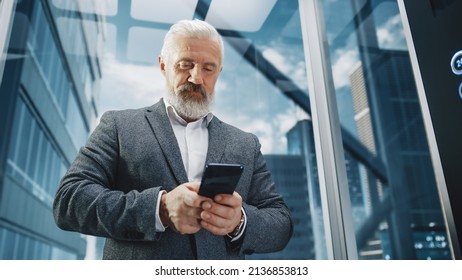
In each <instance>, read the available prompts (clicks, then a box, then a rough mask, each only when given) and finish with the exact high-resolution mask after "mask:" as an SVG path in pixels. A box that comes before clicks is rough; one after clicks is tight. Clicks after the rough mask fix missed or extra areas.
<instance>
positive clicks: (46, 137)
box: [0, 0, 102, 259]
mask: <svg viewBox="0 0 462 280" xmlns="http://www.w3.org/2000/svg"><path fill="white" fill-rule="evenodd" d="M7 2H8V3H7ZM8 4H10V5H8ZM67 5H69V6H74V7H73V10H74V12H73V14H72V15H69V14H65V13H64V12H63V10H60V9H57V8H56V7H55V6H54V5H52V1H29V0H26V1H2V3H1V6H2V9H10V15H11V21H10V24H9V25H6V26H2V29H3V30H2V31H1V32H2V33H4V32H7V33H8V34H9V36H8V37H9V40H8V43H7V44H5V50H6V52H4V55H5V54H6V56H4V58H5V59H4V60H2V68H3V76H2V79H1V85H0V92H1V95H0V100H1V102H0V104H1V105H0V111H1V113H0V114H1V117H0V127H1V136H0V148H1V152H0V175H1V176H0V248H1V249H0V252H1V253H0V258H1V259H83V258H84V257H85V254H86V241H85V238H84V237H83V236H82V235H80V234H77V233H69V232H64V231H62V230H59V229H58V228H57V227H56V225H55V223H54V220H53V215H52V203H53V198H54V195H55V192H56V190H57V187H58V186H59V181H60V178H61V176H62V175H63V174H64V172H65V171H66V169H67V167H68V166H69V165H70V162H71V161H72V160H73V158H74V157H75V155H76V153H77V151H78V149H79V148H80V147H81V146H82V145H83V144H84V142H85V141H86V138H87V137H88V134H89V132H90V130H91V129H92V127H93V126H94V121H95V118H96V116H97V110H96V106H95V96H96V94H97V92H98V84H99V81H100V79H101V69H100V68H99V67H100V66H99V54H98V49H97V44H98V41H99V40H102V25H101V21H93V25H84V24H83V19H82V15H80V14H79V12H78V7H77V6H76V5H77V3H76V2H75V1H68V3H67ZM7 6H8V7H7ZM2 12H4V11H2ZM7 26H9V28H8V29H6V27H7Z"/></svg>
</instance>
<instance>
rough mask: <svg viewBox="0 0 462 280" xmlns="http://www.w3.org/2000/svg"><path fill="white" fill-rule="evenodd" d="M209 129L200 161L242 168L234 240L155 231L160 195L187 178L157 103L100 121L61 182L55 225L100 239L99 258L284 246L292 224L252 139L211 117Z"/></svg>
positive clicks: (189, 255)
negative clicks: (239, 231)
mask: <svg viewBox="0 0 462 280" xmlns="http://www.w3.org/2000/svg"><path fill="white" fill-rule="evenodd" d="M208 130H209V139H210V140H209V148H208V153H207V159H206V162H221V163H240V164H243V165H244V173H243V175H242V177H241V180H240V182H239V185H238V187H237V189H236V191H237V192H238V193H239V194H240V195H241V196H242V199H243V208H244V210H245V212H246V215H247V227H246V230H245V234H244V236H243V237H242V238H241V239H240V240H239V241H235V242H230V241H229V240H228V237H223V236H217V235H214V234H212V233H210V232H208V231H206V230H204V229H202V230H200V231H199V232H197V233H196V234H194V235H181V234H178V233H175V232H173V231H172V230H170V229H169V228H167V229H166V231H165V232H163V233H160V232H156V231H155V205H156V201H157V198H158V195H159V191H161V190H166V191H167V192H168V191H170V190H172V189H173V188H175V187H176V186H178V185H180V184H182V183H185V182H187V181H188V178H187V175H186V171H185V169H184V165H183V162H182V159H181V154H180V149H179V147H178V144H177V141H176V138H175V135H174V132H173V129H172V127H171V125H170V122H169V119H168V116H167V114H166V110H165V105H164V102H163V100H161V101H159V102H158V103H156V104H154V105H153V106H151V107H147V108H142V109H136V110H124V111H110V112H106V113H105V114H104V115H103V116H102V118H101V122H100V124H99V125H98V126H97V127H96V129H95V131H94V132H93V133H92V134H91V136H90V138H89V139H88V142H87V144H86V146H85V147H82V148H81V149H80V151H79V153H78V155H77V157H76V159H75V161H74V162H73V163H72V164H71V166H70V168H69V170H68V171H67V173H66V174H65V175H64V177H63V178H62V180H61V184H60V187H59V189H58V192H57V194H56V198H55V201H54V205H53V213H54V218H55V221H56V223H57V225H58V226H59V227H60V228H61V229H63V230H69V231H77V232H80V233H83V234H88V235H95V236H102V237H106V243H105V247H104V258H105V259H196V258H197V259H244V255H245V254H252V253H254V252H255V253H264V252H273V251H278V250H281V249H283V248H284V247H285V246H286V244H287V242H288V241H289V239H290V237H291V234H292V228H293V224H292V220H291V217H290V213H289V210H288V209H287V206H286V204H285V203H284V201H283V199H282V197H281V196H280V195H279V194H278V193H276V191H275V186H274V182H273V180H272V179H271V175H270V173H269V171H268V170H267V168H266V164H265V161H264V158H263V156H262V154H261V152H260V143H259V141H258V139H257V137H256V136H254V135H252V134H250V133H245V132H243V131H241V130H239V129H237V128H235V127H233V126H230V125H228V124H225V123H223V122H222V121H220V120H219V119H218V118H216V117H214V118H213V119H212V121H211V122H210V124H209V126H208Z"/></svg>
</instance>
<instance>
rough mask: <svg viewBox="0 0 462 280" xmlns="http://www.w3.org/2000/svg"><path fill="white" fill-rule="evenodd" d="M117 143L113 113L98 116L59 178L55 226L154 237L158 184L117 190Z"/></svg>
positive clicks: (106, 234) (120, 236) (134, 237)
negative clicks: (93, 127)
mask: <svg viewBox="0 0 462 280" xmlns="http://www.w3.org/2000/svg"><path fill="white" fill-rule="evenodd" d="M118 159H119V143H118V133H117V126H116V122H115V120H114V116H113V112H107V113H105V114H104V115H103V116H102V117H101V121H100V124H99V125H98V126H97V127H96V129H95V130H94V132H93V133H92V134H91V136H90V138H89V139H88V141H87V144H86V145H85V146H84V147H82V148H81V149H80V151H79V153H78V154H77V157H76V158H75V160H74V162H73V163H72V164H71V166H70V168H69V169H68V171H67V173H66V174H65V175H64V177H63V178H62V180H61V182H60V186H59V188H58V191H57V193H56V196H55V200H54V204H53V215H54V218H55V221H56V224H57V225H58V227H59V228H61V229H63V230H68V231H77V232H80V233H83V234H89V235H96V236H102V237H110V238H114V239H118V240H156V239H158V238H159V234H158V233H156V232H155V212H156V210H155V206H156V201H157V197H158V195H159V191H160V190H161V187H152V188H148V189H145V190H140V191H138V190H131V191H128V192H123V191H121V190H117V189H116V187H115V184H116V183H115V182H116V179H117V174H116V171H117V165H118Z"/></svg>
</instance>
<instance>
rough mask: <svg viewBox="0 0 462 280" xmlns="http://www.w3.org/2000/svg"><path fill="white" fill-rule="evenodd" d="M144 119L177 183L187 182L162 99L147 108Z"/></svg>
mask: <svg viewBox="0 0 462 280" xmlns="http://www.w3.org/2000/svg"><path fill="white" fill-rule="evenodd" d="M146 119H147V120H148V122H149V124H150V125H151V128H152V131H153V132H154V136H155V137H156V139H157V141H158V142H159V145H160V147H161V149H162V152H163V154H164V156H165V158H166V160H167V163H168V164H169V166H170V168H171V170H172V173H173V174H174V176H175V178H176V180H177V181H178V183H179V184H182V183H185V182H187V181H188V176H187V174H186V170H185V169H184V164H183V160H182V158H181V152H180V148H179V147H178V142H177V141H176V138H175V133H174V132H173V129H172V126H171V124H170V120H169V119H168V116H167V112H166V110H165V104H164V101H163V99H161V100H160V101H159V102H157V103H156V104H154V105H153V106H151V107H149V108H148V109H147V111H146Z"/></svg>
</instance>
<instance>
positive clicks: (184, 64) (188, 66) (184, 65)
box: [178, 62, 194, 70]
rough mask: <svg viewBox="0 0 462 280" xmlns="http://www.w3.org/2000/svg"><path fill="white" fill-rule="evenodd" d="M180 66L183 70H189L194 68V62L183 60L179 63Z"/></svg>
mask: <svg viewBox="0 0 462 280" xmlns="http://www.w3.org/2000/svg"><path fill="white" fill-rule="evenodd" d="M178 67H179V68H180V69H182V70H188V69H192V68H194V64H192V63H189V62H181V63H179V64H178Z"/></svg>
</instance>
